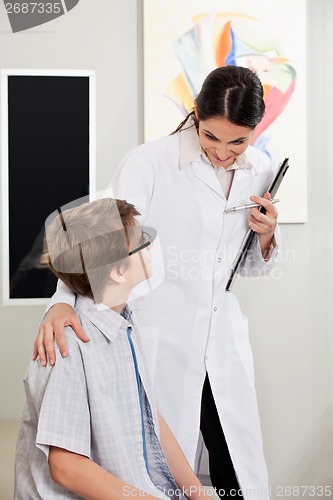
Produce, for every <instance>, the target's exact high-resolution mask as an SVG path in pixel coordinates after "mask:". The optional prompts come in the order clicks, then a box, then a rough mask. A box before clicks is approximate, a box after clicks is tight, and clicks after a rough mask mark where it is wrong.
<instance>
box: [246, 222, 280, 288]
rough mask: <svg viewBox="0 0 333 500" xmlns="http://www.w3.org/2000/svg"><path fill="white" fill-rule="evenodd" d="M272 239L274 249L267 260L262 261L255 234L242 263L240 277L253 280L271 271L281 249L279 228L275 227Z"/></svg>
mask: <svg viewBox="0 0 333 500" xmlns="http://www.w3.org/2000/svg"><path fill="white" fill-rule="evenodd" d="M274 237H275V243H276V244H275V247H274V249H273V251H272V253H271V255H270V257H269V259H268V260H264V258H263V256H262V253H261V249H260V244H259V237H258V235H257V234H256V235H255V237H254V239H253V243H252V245H251V247H250V249H249V252H248V254H247V257H246V259H245V261H244V264H243V266H242V268H241V270H240V272H239V274H240V275H241V276H246V277H248V278H251V277H254V278H255V277H258V276H264V275H266V274H268V273H269V272H270V271H271V269H272V268H273V266H274V264H275V261H276V259H277V258H278V256H279V253H280V248H281V233H280V229H279V226H276V229H275V233H274Z"/></svg>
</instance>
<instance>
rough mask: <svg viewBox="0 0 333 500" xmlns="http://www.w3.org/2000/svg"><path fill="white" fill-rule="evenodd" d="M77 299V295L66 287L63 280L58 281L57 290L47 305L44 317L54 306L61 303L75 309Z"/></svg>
mask: <svg viewBox="0 0 333 500" xmlns="http://www.w3.org/2000/svg"><path fill="white" fill-rule="evenodd" d="M75 298H76V296H75V294H74V293H73V292H72V291H71V290H70V289H69V288H68V287H67V286H66V285H65V283H63V282H62V281H61V280H58V284H57V289H56V291H55V292H54V294H53V296H52V297H51V298H50V300H49V302H48V303H47V306H46V310H45V313H44V316H45V314H46V313H47V311H48V310H49V309H50V308H51V307H52V306H54V305H55V304H59V303H60V302H63V303H65V304H69V305H70V306H72V307H74V304H75Z"/></svg>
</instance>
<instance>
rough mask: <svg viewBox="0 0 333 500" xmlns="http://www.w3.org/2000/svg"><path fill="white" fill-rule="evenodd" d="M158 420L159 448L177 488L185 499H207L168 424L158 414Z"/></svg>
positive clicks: (206, 494)
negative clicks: (160, 447) (182, 492)
mask: <svg viewBox="0 0 333 500" xmlns="http://www.w3.org/2000/svg"><path fill="white" fill-rule="evenodd" d="M158 420H159V424H160V441H161V446H162V449H163V452H164V455H165V457H166V459H167V462H168V465H169V467H170V470H171V472H172V475H173V477H174V478H175V481H176V483H177V485H178V487H179V488H180V489H181V490H182V491H184V494H185V495H186V496H187V498H190V499H191V500H196V499H197V498H203V497H209V495H208V493H207V492H206V491H205V489H204V487H203V486H202V484H201V483H200V481H199V479H198V478H197V476H196V475H195V474H194V472H193V470H192V468H191V466H190V464H189V463H188V461H187V459H186V457H185V455H184V453H183V451H182V449H181V447H180V446H179V444H178V442H177V440H176V438H175V436H174V435H173V434H172V432H171V430H170V428H169V426H168V424H167V423H166V421H165V420H164V418H163V417H162V416H161V415H160V414H158Z"/></svg>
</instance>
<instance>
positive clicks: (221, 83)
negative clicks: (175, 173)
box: [172, 66, 265, 134]
mask: <svg viewBox="0 0 333 500" xmlns="http://www.w3.org/2000/svg"><path fill="white" fill-rule="evenodd" d="M263 95H264V91H263V87H262V84H261V82H260V80H259V78H258V76H257V75H256V74H255V73H254V72H253V71H251V70H250V69H248V68H243V67H241V66H223V67H221V68H216V69H214V70H213V71H212V72H211V73H209V75H208V76H207V78H206V79H205V81H204V83H203V85H202V88H201V90H200V92H199V94H198V96H197V98H196V100H195V101H196V105H197V114H198V119H199V121H201V120H207V119H208V118H216V117H219V118H226V119H227V120H228V121H230V122H231V123H234V124H235V125H240V126H243V127H249V128H252V129H253V128H255V127H256V126H257V125H258V123H259V122H260V121H261V119H262V117H263V116H264V112H265V103H264V99H263ZM189 116H192V117H193V119H194V121H197V120H196V116H195V113H194V110H193V111H192V112H191V113H189V114H188V115H187V117H186V118H185V120H183V121H182V122H181V123H180V124H179V125H178V127H177V128H176V130H175V131H174V132H172V134H175V133H176V132H178V131H179V130H181V129H182V128H183V126H184V124H185V123H186V121H187V119H188V117H189Z"/></svg>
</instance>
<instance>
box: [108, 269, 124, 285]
mask: <svg viewBox="0 0 333 500" xmlns="http://www.w3.org/2000/svg"><path fill="white" fill-rule="evenodd" d="M110 278H111V280H112V281H114V282H115V283H119V284H121V283H124V282H125V269H124V268H123V267H120V268H116V267H113V268H112V269H111V271H110Z"/></svg>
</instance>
